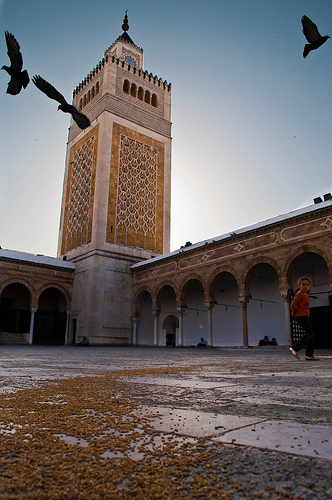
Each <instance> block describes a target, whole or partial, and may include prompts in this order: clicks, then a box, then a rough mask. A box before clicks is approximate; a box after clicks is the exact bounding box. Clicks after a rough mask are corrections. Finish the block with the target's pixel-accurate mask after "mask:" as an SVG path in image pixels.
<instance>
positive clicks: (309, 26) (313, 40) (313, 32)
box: [301, 16, 331, 57]
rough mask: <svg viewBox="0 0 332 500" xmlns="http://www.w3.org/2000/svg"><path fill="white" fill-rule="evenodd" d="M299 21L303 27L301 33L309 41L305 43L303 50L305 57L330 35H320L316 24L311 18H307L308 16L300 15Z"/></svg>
mask: <svg viewBox="0 0 332 500" xmlns="http://www.w3.org/2000/svg"><path fill="white" fill-rule="evenodd" d="M301 22H302V27H303V30H302V31H303V34H304V36H305V37H306V39H307V41H308V42H309V43H307V44H305V46H304V50H303V57H307V55H308V54H309V52H310V51H311V50H315V49H318V48H319V47H320V46H321V45H323V43H325V42H326V40H327V39H328V38H331V37H330V36H328V35H325V36H321V34H320V33H319V31H318V28H317V26H316V24H315V23H313V22H312V21H311V19H309V17H307V16H302V19H301Z"/></svg>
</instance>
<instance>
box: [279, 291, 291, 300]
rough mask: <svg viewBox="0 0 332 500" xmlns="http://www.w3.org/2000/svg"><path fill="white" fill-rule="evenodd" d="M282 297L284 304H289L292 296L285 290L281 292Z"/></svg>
mask: <svg viewBox="0 0 332 500" xmlns="http://www.w3.org/2000/svg"><path fill="white" fill-rule="evenodd" d="M280 295H281V297H282V299H283V301H284V302H289V299H290V296H291V293H290V292H289V290H287V291H285V290H282V291H281V292H280Z"/></svg>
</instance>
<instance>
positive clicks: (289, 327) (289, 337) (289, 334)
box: [280, 292, 293, 347]
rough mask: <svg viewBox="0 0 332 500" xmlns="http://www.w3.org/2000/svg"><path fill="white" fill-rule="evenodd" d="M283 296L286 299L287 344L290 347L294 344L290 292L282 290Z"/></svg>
mask: <svg viewBox="0 0 332 500" xmlns="http://www.w3.org/2000/svg"><path fill="white" fill-rule="evenodd" d="M280 295H281V297H282V298H283V301H284V306H285V326H286V345H287V346H288V347H289V346H291V345H292V343H293V342H292V319H291V312H290V304H289V303H290V296H289V294H288V292H280Z"/></svg>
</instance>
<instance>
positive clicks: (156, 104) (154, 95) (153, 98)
mask: <svg viewBox="0 0 332 500" xmlns="http://www.w3.org/2000/svg"><path fill="white" fill-rule="evenodd" d="M151 105H152V106H154V107H155V108H156V107H157V106H158V102H157V96H156V94H152V97H151Z"/></svg>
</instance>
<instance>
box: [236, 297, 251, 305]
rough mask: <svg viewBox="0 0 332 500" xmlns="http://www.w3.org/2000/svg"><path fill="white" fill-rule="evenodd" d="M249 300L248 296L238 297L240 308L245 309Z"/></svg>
mask: <svg viewBox="0 0 332 500" xmlns="http://www.w3.org/2000/svg"><path fill="white" fill-rule="evenodd" d="M249 300H250V296H249V295H246V296H244V297H239V302H240V304H241V306H242V307H246V306H247V304H248V302H249Z"/></svg>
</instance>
